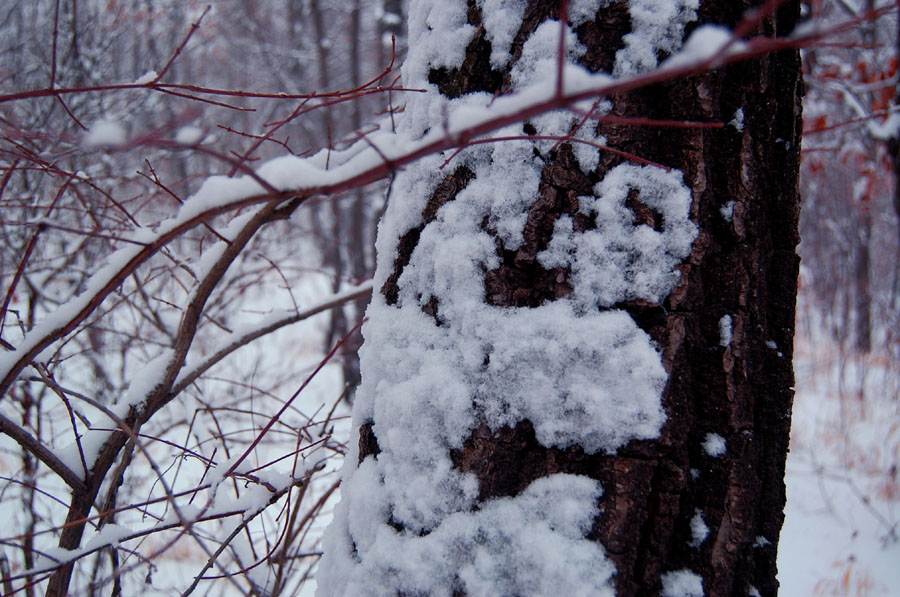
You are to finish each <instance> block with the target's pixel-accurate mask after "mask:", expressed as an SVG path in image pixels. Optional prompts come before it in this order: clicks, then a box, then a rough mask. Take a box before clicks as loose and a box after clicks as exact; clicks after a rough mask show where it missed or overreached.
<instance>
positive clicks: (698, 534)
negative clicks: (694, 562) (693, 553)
mask: <svg viewBox="0 0 900 597" xmlns="http://www.w3.org/2000/svg"><path fill="white" fill-rule="evenodd" d="M708 536H709V527H708V526H706V522H704V521H703V512H701V511H700V510H697V511H696V512H694V517H693V518H692V519H691V542H690V543H689V544H688V545H690V546H691V547H700V545H702V544H703V542H704V541H706V538H707V537H708Z"/></svg>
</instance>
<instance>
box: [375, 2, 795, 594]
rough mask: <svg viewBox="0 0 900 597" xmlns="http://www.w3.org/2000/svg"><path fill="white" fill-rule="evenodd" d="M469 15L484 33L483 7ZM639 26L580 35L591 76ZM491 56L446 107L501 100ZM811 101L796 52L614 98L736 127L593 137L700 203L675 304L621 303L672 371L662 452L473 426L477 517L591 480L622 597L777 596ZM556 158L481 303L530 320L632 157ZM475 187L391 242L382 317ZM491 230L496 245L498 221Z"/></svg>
mask: <svg viewBox="0 0 900 597" xmlns="http://www.w3.org/2000/svg"><path fill="white" fill-rule="evenodd" d="M752 4H754V3H752V2H746V1H740V0H729V1H728V2H704V3H702V5H701V7H700V9H699V11H698V17H699V18H698V20H697V21H696V22H695V23H694V24H693V25H692V26H691V27H689V29H691V28H693V26H697V25H699V24H702V23H707V22H709V23H720V24H724V25H726V26H729V27H734V26H735V25H736V24H737V23H738V22H739V20H740V18H741V16H742V15H743V14H744V13H745V11H746V10H747V9H748V8H749V7H750V6H751V5H752ZM798 4H799V3H798V2H796V1H789V2H785V3H784V4H783V5H782V7H781V8H780V9H779V10H778V11H777V13H775V14H773V15H771V16H770V17H768V18H766V19H765V20H763V21H762V22H761V23H760V25H759V27H758V28H757V30H756V31H754V32H753V34H755V35H768V36H776V35H778V36H781V35H786V34H788V33H789V32H790V31H791V30H792V29H793V27H794V25H795V23H796V19H797V16H798ZM558 6H559V2H557V1H556V0H531V1H530V2H529V6H528V8H527V10H526V12H525V17H524V19H523V22H522V25H521V28H520V30H519V32H518V34H517V35H516V38H515V41H514V43H513V51H512V54H513V63H514V61H515V56H516V51H517V49H521V46H522V43H523V41H524V40H525V39H527V37H528V36H529V35H530V34H531V32H533V31H534V30H535V29H536V28H537V26H538V25H539V24H540V23H542V22H543V21H545V20H547V19H550V18H558V16H559V15H558ZM468 16H469V22H470V23H472V24H473V25H475V26H476V27H477V26H478V25H479V24H480V20H481V15H480V12H479V10H478V8H477V6H476V5H475V3H474V2H470V10H469V15H468ZM630 30H631V22H630V17H629V13H628V10H627V7H626V4H625V3H624V2H612V3H610V4H609V6H608V7H606V8H601V9H600V12H599V14H597V16H596V18H595V19H594V20H593V21H592V22H590V23H587V24H584V25H581V26H580V27H578V28H577V29H576V32H577V34H578V37H579V41H580V42H581V43H582V44H584V45H585V46H587V48H588V50H587V53H586V54H585V56H584V58H583V63H584V65H585V66H586V67H588V68H589V69H591V70H593V71H599V70H607V71H608V70H610V68H611V65H612V63H613V61H614V57H615V54H616V52H617V50H619V49H620V48H621V47H622V45H623V40H622V38H623V36H624V35H625V34H626V33H628V32H629V31H630ZM489 53H490V42H489V41H488V40H487V39H486V38H485V37H484V35H483V34H481V33H479V34H477V35H476V36H475V38H474V40H473V41H472V42H471V43H470V44H469V46H468V48H467V55H466V58H465V60H464V62H463V63H462V64H461V65H459V66H458V67H457V68H452V69H448V68H442V69H440V70H435V71H433V72H432V73H431V77H430V79H431V81H432V82H433V83H436V84H438V85H439V88H440V89H441V91H442V93H444V94H445V95H447V96H449V97H457V96H460V95H463V94H465V93H468V92H471V91H490V92H502V90H503V89H504V87H505V86H506V83H505V82H504V81H508V73H506V72H498V71H496V70H492V69H491V66H490V63H489V61H488V56H489ZM801 93H802V88H801V80H800V62H799V56H798V54H797V52H794V51H785V52H780V53H776V54H771V55H766V56H762V57H760V58H757V59H754V60H751V61H747V62H742V63H738V64H734V65H730V66H726V67H724V68H719V69H717V70H714V71H711V72H707V73H703V74H698V75H696V76H692V77H689V78H685V79H680V80H676V81H671V82H666V83H662V84H658V85H654V86H652V87H646V88H643V89H639V90H637V91H633V92H628V93H623V94H621V95H618V96H616V97H613V98H610V99H611V100H612V104H613V107H612V111H611V114H612V115H614V116H622V117H635V118H650V119H656V120H672V121H706V122H723V123H729V122H731V121H733V120H734V121H735V124H732V125H728V126H725V127H724V128H718V129H715V128H702V129H701V128H676V127H649V126H631V125H622V124H603V123H602V122H601V124H599V125H594V126H598V127H599V129H598V132H599V133H600V134H602V135H603V136H605V137H606V140H607V144H608V145H609V146H611V147H614V148H619V149H622V150H626V151H628V152H630V153H632V154H635V155H637V156H640V157H642V158H645V159H649V160H653V161H655V162H658V163H661V164H664V165H666V166H669V167H672V168H676V169H679V170H681V171H683V172H684V179H685V183H686V184H687V185H688V186H689V187H690V188H691V190H692V193H693V207H692V219H693V220H694V221H695V222H696V224H697V225H698V226H699V228H700V233H699V236H698V238H697V239H696V240H695V242H694V245H693V252H692V254H691V255H690V257H689V258H688V259H687V260H686V261H685V262H684V263H683V264H682V266H681V281H680V282H679V284H678V286H677V288H676V289H675V291H674V292H673V293H672V294H671V295H670V296H669V297H668V298H667V299H666V300H665V301H664V302H663V303H662V304H652V303H648V302H646V301H635V302H631V303H625V304H619V305H615V308H618V309H624V310H626V311H627V312H629V313H630V314H631V316H632V317H633V318H634V320H635V321H636V322H637V323H638V325H639V326H640V327H641V328H643V329H644V331H646V332H647V333H648V334H649V335H650V336H651V337H652V338H653V340H654V341H655V343H656V345H657V347H658V349H659V351H660V353H661V355H662V359H663V364H664V366H665V368H666V370H667V372H668V374H669V381H668V385H667V387H666V390H665V393H664V396H663V405H664V408H665V411H666V414H667V417H668V420H667V422H666V424H665V426H664V427H663V429H662V433H661V437H659V438H658V439H656V440H652V441H632V442H631V443H630V444H628V445H627V446H625V447H624V448H622V449H619V450H618V452H617V453H616V454H612V455H611V454H605V453H599V454H593V455H589V454H586V453H585V451H584V450H583V449H581V448H580V447H578V446H575V447H571V448H567V449H549V448H546V447H544V446H542V445H541V444H540V443H539V442H538V441H537V440H536V438H535V431H534V428H533V427H532V425H531V424H530V422H529V421H523V422H521V423H519V424H518V425H516V426H515V427H513V428H504V429H501V430H500V431H499V432H497V431H491V429H490V428H488V427H487V426H485V425H482V426H481V427H479V428H477V429H476V430H475V431H474V432H473V433H472V435H471V436H470V437H469V438H468V440H467V441H466V442H465V445H464V446H463V447H462V448H461V449H459V450H457V451H455V452H454V453H453V462H454V464H455V466H456V467H457V468H458V469H459V470H461V471H464V472H469V473H472V474H474V475H475V476H476V477H477V478H478V481H479V499H480V500H482V501H485V500H490V499H491V498H495V497H500V496H515V495H518V494H519V493H520V492H521V491H522V490H523V489H524V488H525V487H527V486H528V485H529V484H530V483H531V482H532V481H534V480H535V479H538V478H541V477H545V476H547V475H551V474H554V473H573V474H578V475H586V476H589V477H591V478H594V479H597V480H599V481H600V483H601V485H602V487H603V491H604V494H603V497H602V499H601V503H600V504H599V506H600V512H601V514H600V515H599V517H598V518H597V519H596V520H595V521H594V526H593V531H592V534H591V537H592V538H593V539H595V540H596V541H599V542H600V543H602V544H603V546H604V547H605V549H606V551H607V553H608V555H609V557H610V558H611V559H612V560H613V562H614V563H615V566H616V569H617V572H616V576H615V578H614V582H615V585H616V590H617V592H618V594H620V595H655V594H659V592H660V590H661V586H662V585H661V576H662V575H663V574H664V573H666V572H668V571H673V570H681V569H690V570H692V571H694V572H696V573H697V574H699V575H700V576H702V577H703V585H704V589H705V593H706V594H707V595H742V596H743V595H747V594H748V593H749V592H750V590H751V587H755V588H756V590H758V591H759V593H760V594H761V595H775V594H776V592H777V587H778V585H777V581H776V578H775V575H776V568H775V566H776V549H777V542H778V536H779V532H780V529H781V526H782V521H783V514H782V511H783V507H784V503H785V488H784V481H783V478H784V461H785V457H786V454H787V448H788V434H789V428H790V412H791V403H792V397H793V394H792V386H793V371H792V365H791V357H792V345H793V331H794V304H795V298H796V289H797V274H798V265H799V258H798V257H797V255H796V252H795V247H796V245H797V242H798V240H799V239H798V235H797V218H798V210H799V198H798V191H797V171H798V165H799V148H800V139H799V135H800V131H801V120H800V96H801ZM740 114H742V115H743V121H742V124H741V123H740V117H739V115H740ZM736 117H737V118H736ZM529 126H530V125H529V124H527V123H526V124H525V127H524V133H525V134H528V133H529V132H530V131H529ZM545 158H546V166H545V168H544V170H543V172H542V176H541V183H540V192H539V197H538V198H537V200H536V201H535V202H534V204H533V205H532V207H531V209H530V211H529V213H528V219H527V223H526V225H525V229H524V239H525V242H524V244H522V246H520V247H518V248H516V250H515V251H512V250H509V249H507V248H506V247H504V245H503V242H502V241H501V240H500V239H499V238H498V237H497V236H496V235H494V237H495V239H496V250H497V255H498V257H499V258H500V263H501V265H500V266H499V267H497V268H495V269H492V270H490V271H487V272H486V275H485V288H484V300H485V301H486V302H487V303H488V304H491V305H497V306H506V307H509V308H519V309H522V308H529V307H536V306H538V305H541V304H545V303H546V302H549V301H554V300H557V299H559V298H561V297H564V296H566V295H567V294H568V293H569V292H571V286H570V284H569V281H568V276H569V272H568V271H566V270H565V269H563V268H557V269H551V270H547V269H545V268H543V267H542V266H541V265H540V264H539V263H538V261H537V260H536V255H537V254H538V253H539V252H540V251H541V250H543V249H545V248H546V246H547V243H548V242H549V240H550V238H551V235H552V233H553V226H554V222H555V221H556V220H557V219H558V218H559V217H560V216H561V215H563V214H567V215H569V216H571V217H573V218H574V229H575V231H576V232H579V231H584V230H589V229H591V228H592V227H593V225H594V223H593V222H592V221H591V219H590V218H589V217H587V216H585V215H584V214H582V213H580V212H579V211H578V207H579V201H578V197H579V196H584V195H590V194H591V193H592V187H593V185H594V183H596V182H597V181H598V180H601V179H602V178H603V176H604V174H605V173H606V172H608V171H609V170H610V169H612V168H613V167H615V166H616V165H618V164H620V163H621V162H622V161H623V159H624V158H622V157H621V156H619V155H616V154H612V153H603V154H601V157H600V164H599V166H598V167H597V168H596V169H595V170H593V171H590V172H583V171H582V170H581V169H580V168H579V165H578V162H577V161H576V160H575V159H574V157H573V154H572V147H571V146H570V145H568V144H562V145H560V146H559V147H558V148H557V149H556V150H555V151H554V152H552V153H551V154H550V155H547V156H545ZM473 176H474V174H473V173H472V171H471V170H469V169H467V168H464V167H460V168H457V169H456V170H455V171H453V172H451V173H449V174H447V175H446V177H445V178H444V179H443V180H442V181H441V182H440V184H439V185H438V186H437V188H436V189H435V190H434V193H433V195H432V197H431V199H430V201H429V203H428V206H427V207H426V209H425V210H424V212H423V213H422V214H421V222H422V224H421V226H419V227H417V228H413V229H412V230H410V231H409V232H408V233H407V234H406V235H405V236H404V237H403V238H402V239H401V240H400V242H399V248H398V252H397V255H396V257H395V261H394V272H393V274H392V275H391V276H390V278H389V279H388V282H387V283H385V284H384V286H383V287H382V289H381V292H382V294H383V296H384V298H385V300H386V301H387V303H388V304H394V303H395V302H396V301H397V280H398V278H399V277H400V275H401V274H402V272H403V269H404V267H405V266H406V264H408V263H409V260H410V256H411V255H412V252H413V251H414V250H415V248H416V244H417V242H418V239H419V234H420V232H421V230H422V229H423V227H424V226H425V225H426V224H427V223H428V222H429V221H430V220H431V219H433V218H434V214H435V213H436V212H437V209H438V208H440V207H441V206H442V205H444V204H446V203H447V202H450V201H453V199H454V197H455V195H456V193H458V192H459V191H460V190H461V189H462V188H464V187H465V186H466V185H467V184H468V183H469V182H470V180H471V179H472V178H473ZM513 184H514V183H513ZM627 206H628V207H629V209H631V211H632V212H633V213H634V220H635V222H636V223H643V224H647V225H649V226H651V227H653V228H655V229H659V227H660V226H662V222H661V218H660V216H659V214H657V213H655V212H654V211H653V210H652V209H651V208H649V207H648V206H647V205H646V204H644V203H643V202H642V201H641V198H640V197H639V196H637V195H635V196H632V197H630V198H629V200H628V203H627ZM484 228H485V230H488V232H490V228H489V224H488V223H487V222H485V224H484ZM423 311H425V312H426V313H428V314H429V315H431V317H432V318H433V319H434V322H435V325H441V319H440V304H439V301H438V300H436V299H434V297H432V299H431V300H429V301H427V303H426V304H425V306H424V307H423ZM724 317H729V318H730V329H731V339H730V342H724V341H723V337H722V336H723V334H722V325H723V318H724ZM724 321H725V322H726V327H728V326H727V322H728V321H729V320H724ZM710 434H715V436H719V437H721V438H723V439H724V440H725V443H726V450H725V453H724V454H722V455H718V456H715V455H713V454H712V453H711V452H710V451H709V450H707V449H705V448H704V445H705V442H706V441H707V439H708V438H709V437H711V436H710ZM359 446H360V451H359V461H360V462H362V461H363V460H364V459H365V458H366V457H367V456H369V455H375V454H377V453H378V451H379V448H378V439H377V437H376V436H375V433H374V432H373V429H372V426H371V425H363V427H362V428H361V429H360V438H359ZM698 512H702V514H703V521H704V523H705V525H706V526H707V527H708V529H709V535H708V537H707V538H706V539H705V540H704V541H702V542H701V543H700V544H699V546H698V545H696V544H695V543H696V541H695V536H694V534H693V533H692V528H691V522H692V520H693V519H694V518H695V516H696V515H697V513H698Z"/></svg>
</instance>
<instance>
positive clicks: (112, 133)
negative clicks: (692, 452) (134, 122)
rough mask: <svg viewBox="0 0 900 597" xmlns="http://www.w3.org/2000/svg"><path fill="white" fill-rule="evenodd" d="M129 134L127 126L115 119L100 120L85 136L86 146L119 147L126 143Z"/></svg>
mask: <svg viewBox="0 0 900 597" xmlns="http://www.w3.org/2000/svg"><path fill="white" fill-rule="evenodd" d="M127 140H128V134H127V133H126V132H125V127H123V126H122V125H121V124H119V123H118V122H116V121H114V120H98V121H97V122H95V123H94V124H92V125H91V128H89V129H88V131H87V133H86V134H85V136H84V142H83V143H84V146H85V147H119V146H120V145H125V142H126V141H127Z"/></svg>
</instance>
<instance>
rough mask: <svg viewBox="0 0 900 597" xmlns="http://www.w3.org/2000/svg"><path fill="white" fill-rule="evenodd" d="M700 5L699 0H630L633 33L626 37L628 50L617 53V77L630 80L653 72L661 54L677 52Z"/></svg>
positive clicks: (692, 37)
mask: <svg viewBox="0 0 900 597" xmlns="http://www.w3.org/2000/svg"><path fill="white" fill-rule="evenodd" d="M699 4H700V3H699V0H668V1H667V2H659V1H658V0H630V1H629V2H628V12H629V14H630V15H631V32H630V33H628V34H626V35H625V36H624V37H623V38H622V41H623V42H625V47H623V48H622V49H621V50H619V51H618V52H617V53H616V63H615V66H614V67H613V74H614V75H615V76H617V77H628V76H633V75H639V74H642V73H646V72H649V71H651V70H653V69H655V68H656V66H657V56H659V54H674V53H675V52H677V51H678V50H679V48H680V47H681V42H682V40H683V39H684V28H685V27H686V26H687V25H688V23H690V22H692V21H694V20H695V19H696V18H697V7H698V6H699ZM691 39H694V36H693V35H692V36H691ZM689 43H690V42H689ZM695 44H696V42H695ZM687 49H688V48H687V47H686V48H685V50H687ZM670 61H671V59H670Z"/></svg>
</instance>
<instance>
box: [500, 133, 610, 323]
mask: <svg viewBox="0 0 900 597" xmlns="http://www.w3.org/2000/svg"><path fill="white" fill-rule="evenodd" d="M591 186H592V185H591V181H590V180H589V178H588V177H587V175H586V174H584V172H582V171H581V167H580V166H579V165H578V161H577V159H576V158H575V154H574V153H573V152H572V147H571V145H570V144H568V143H564V144H562V145H560V147H559V149H558V150H557V151H556V152H555V153H554V154H553V155H551V156H550V157H549V158H548V160H547V164H546V165H545V166H544V168H543V170H542V172H541V181H540V184H539V186H538V197H537V199H536V200H535V202H534V203H533V204H532V205H531V207H530V208H529V210H528V217H527V219H526V221H525V226H524V228H523V230H522V238H523V243H522V245H521V246H520V247H519V248H518V249H517V250H515V251H511V250H507V249H506V248H505V247H504V245H503V242H502V241H501V240H500V239H499V238H497V237H496V235H495V239H496V243H497V254H498V256H499V257H500V258H501V265H500V267H498V268H496V269H493V270H489V271H487V272H486V273H485V282H484V284H485V300H486V302H487V303H488V304H489V305H494V306H500V307H532V308H533V307H538V306H540V305H542V304H544V303H545V302H548V301H555V300H558V299H560V298H562V297H564V296H566V295H568V294H570V293H571V292H572V286H571V284H569V280H568V278H569V272H568V270H566V269H564V268H552V269H546V268H544V267H543V266H541V264H540V263H539V262H538V260H537V255H538V253H540V252H541V251H543V250H544V249H546V248H547V246H548V245H549V243H550V239H551V238H552V237H553V229H554V225H555V222H556V220H558V219H559V218H560V216H562V215H568V216H570V217H572V218H573V220H574V227H575V229H576V230H578V231H583V230H587V229H590V228H592V227H593V226H594V222H593V220H592V219H591V218H590V217H588V216H586V215H585V214H582V213H579V211H578V208H579V202H578V196H579V195H589V194H590V193H591V192H592V191H591ZM488 232H491V230H490V229H488Z"/></svg>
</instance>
